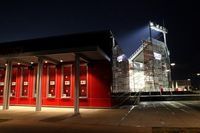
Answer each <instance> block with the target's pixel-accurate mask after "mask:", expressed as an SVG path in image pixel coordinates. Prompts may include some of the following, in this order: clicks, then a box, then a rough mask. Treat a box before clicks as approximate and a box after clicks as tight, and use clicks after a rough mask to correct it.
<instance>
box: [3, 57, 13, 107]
mask: <svg viewBox="0 0 200 133" xmlns="http://www.w3.org/2000/svg"><path fill="white" fill-rule="evenodd" d="M6 64H7V65H6V73H5V79H4V82H5V84H4V91H3V110H8V109H9V103H10V90H11V82H12V62H11V60H7V62H6Z"/></svg>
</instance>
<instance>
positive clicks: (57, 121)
mask: <svg viewBox="0 0 200 133" xmlns="http://www.w3.org/2000/svg"><path fill="white" fill-rule="evenodd" d="M189 104H191V105H193V106H198V105H200V102H199V101H196V102H192V101H188V103H187V104H185V102H184V103H183V102H172V101H171V102H143V103H140V105H138V106H130V107H124V108H121V109H80V115H79V116H73V108H48V107H43V108H42V111H41V112H35V108H34V107H20V106H11V107H10V109H9V110H6V111H2V110H1V111H0V133H11V132H16V131H17V132H20V133H23V132H24V133H25V132H26V133H27V132H29V133H30V132H37V133H40V132H41V133H44V132H48V133H51V132H52V133H53V132H70V133H78V132H95V133H100V132H101V133H102V132H103V133H106V132H114V133H126V132H129V133H130V132H134V133H151V132H155V133H156V132H159V131H163V132H166V131H171V130H173V131H174V132H175V131H176V130H181V129H182V130H183V131H185V132H186V131H187V132H188V131H193V132H194V133H196V132H197V131H198V132H200V124H199V123H200V111H199V110H197V109H196V108H192V107H190V106H188V105H189Z"/></svg>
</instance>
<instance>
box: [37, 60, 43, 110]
mask: <svg viewBox="0 0 200 133" xmlns="http://www.w3.org/2000/svg"><path fill="white" fill-rule="evenodd" d="M42 67H43V60H42V59H41V58H38V66H37V81H36V82H37V84H36V111H41V108H42Z"/></svg>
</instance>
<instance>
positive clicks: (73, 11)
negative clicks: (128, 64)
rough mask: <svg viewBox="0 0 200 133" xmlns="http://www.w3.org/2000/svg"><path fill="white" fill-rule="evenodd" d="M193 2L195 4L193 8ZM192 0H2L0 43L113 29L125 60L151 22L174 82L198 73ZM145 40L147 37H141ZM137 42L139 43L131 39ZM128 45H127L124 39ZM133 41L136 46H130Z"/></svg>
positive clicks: (196, 23)
mask: <svg viewBox="0 0 200 133" xmlns="http://www.w3.org/2000/svg"><path fill="white" fill-rule="evenodd" d="M192 2H193V3H192ZM197 3H198V2H195V1H194V0H193V1H192V0H190V1H187V0H184V1H183V0H139V1H135V0H123V1H117V0H105V1H104V0H100V1H97V0H93V1H87V0H79V1H76V0H74V1H69V0H63V1H61V0H54V1H50V0H48V1H45V0H39V1H36V0H13V1H9V0H5V2H3V1H0V17H1V18H0V42H6V41H14V40H24V39H29V38H36V37H46V36H52V35H62V34H71V33H78V32H87V31H97V30H106V29H111V30H112V32H113V33H114V35H115V37H116V39H117V41H118V42H119V44H120V45H121V47H122V48H123V50H124V52H125V53H126V54H127V55H130V50H131V52H132V51H134V50H135V49H136V48H137V47H138V45H139V44H138V42H137V41H138V40H141V39H142V38H141V36H137V34H138V32H139V31H140V30H141V29H142V28H143V27H145V26H146V25H147V24H148V22H149V20H152V21H154V22H157V23H159V24H162V23H163V20H164V22H165V27H166V28H167V29H168V31H169V33H168V35H167V43H168V47H169V50H170V53H171V61H172V62H176V64H177V65H176V66H175V67H174V71H175V72H174V76H175V78H179V79H185V78H192V76H194V75H195V73H196V72H199V71H200V69H199V66H200V63H199V59H198V58H199V57H200V52H199V49H198V48H199V46H198V45H199V33H198V32H199V31H200V28H199V24H200V21H199V19H200V14H199V12H200V9H199V4H197ZM144 34H146V35H148V32H146V33H144ZM132 36H133V38H134V37H137V39H138V40H137V41H135V40H131V39H130V38H132ZM126 39H127V40H129V41H127V40H126ZM134 41H135V42H134Z"/></svg>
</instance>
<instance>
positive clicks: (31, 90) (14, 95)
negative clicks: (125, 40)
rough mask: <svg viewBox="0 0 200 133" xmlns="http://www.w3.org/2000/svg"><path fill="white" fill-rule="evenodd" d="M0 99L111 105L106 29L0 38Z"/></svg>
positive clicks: (40, 103) (4, 102)
mask: <svg viewBox="0 0 200 133" xmlns="http://www.w3.org/2000/svg"><path fill="white" fill-rule="evenodd" d="M0 45H1V51H0V64H1V67H0V105H2V106H3V109H8V108H9V106H10V105H25V106H36V110H37V111H40V110H41V107H42V106H62V107H73V106H74V108H75V112H76V113H77V112H78V110H79V106H81V107H111V106H113V103H112V91H113V89H114V88H113V87H112V81H113V79H112V76H113V75H112V64H113V60H115V59H113V47H115V46H116V43H115V41H114V37H113V35H112V33H111V32H110V31H102V32H90V33H82V34H72V35H64V36H55V37H47V38H39V39H30V40H23V41H15V42H7V43H1V44H0Z"/></svg>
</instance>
